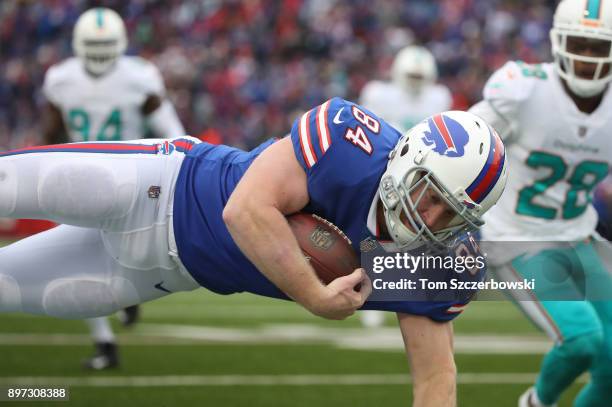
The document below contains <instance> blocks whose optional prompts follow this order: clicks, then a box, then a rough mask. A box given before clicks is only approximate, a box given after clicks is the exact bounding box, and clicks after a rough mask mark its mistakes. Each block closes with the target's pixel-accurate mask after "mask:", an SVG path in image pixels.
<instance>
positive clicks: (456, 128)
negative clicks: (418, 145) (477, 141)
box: [423, 114, 470, 157]
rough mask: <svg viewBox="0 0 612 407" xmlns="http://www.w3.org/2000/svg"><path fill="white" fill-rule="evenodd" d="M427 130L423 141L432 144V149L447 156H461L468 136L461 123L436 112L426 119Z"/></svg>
mask: <svg viewBox="0 0 612 407" xmlns="http://www.w3.org/2000/svg"><path fill="white" fill-rule="evenodd" d="M427 124H428V125H429V130H430V131H428V132H427V131H426V132H425V136H423V142H424V143H425V144H426V145H428V146H434V148H433V151H435V152H436V153H438V154H440V155H445V156H447V157H462V156H463V154H464V153H465V150H464V148H465V145H466V144H467V143H468V140H469V138H470V136H469V135H468V132H467V131H466V130H465V129H464V128H463V126H462V125H461V124H459V123H458V122H456V121H455V120H453V119H451V118H450V117H448V116H444V115H441V114H437V115H435V116H433V117H431V118H429V119H427Z"/></svg>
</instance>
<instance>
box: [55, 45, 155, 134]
mask: <svg viewBox="0 0 612 407" xmlns="http://www.w3.org/2000/svg"><path fill="white" fill-rule="evenodd" d="M43 92H44V95H45V97H46V98H47V100H49V102H51V103H52V104H53V105H55V106H56V107H57V108H58V109H60V110H61V112H62V116H63V119H64V123H65V124H66V130H67V131H68V133H69V139H70V141H71V142H78V141H104V140H131V139H138V138H142V137H144V135H145V131H146V127H145V118H144V116H143V114H142V111H141V108H142V106H143V104H144V102H145V101H146V99H147V97H148V96H149V95H152V94H154V95H158V96H160V97H163V95H164V93H165V88H164V83H163V80H162V78H161V75H160V73H159V71H158V70H157V68H156V67H155V65H153V64H152V63H150V62H148V61H146V60H144V59H142V58H139V57H132V56H121V57H120V58H118V60H117V63H116V64H115V66H114V67H113V68H112V70H111V71H110V72H108V73H107V74H106V75H103V76H101V77H98V78H96V77H94V76H91V75H90V74H88V73H87V72H86V71H85V68H84V66H83V64H82V62H81V61H80V60H79V59H78V58H76V57H72V58H69V59H67V60H65V61H63V62H61V63H59V64H57V65H54V66H52V67H51V68H49V70H48V71H47V73H46V75H45V81H44V85H43Z"/></svg>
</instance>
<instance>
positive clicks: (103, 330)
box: [85, 317, 115, 343]
mask: <svg viewBox="0 0 612 407" xmlns="http://www.w3.org/2000/svg"><path fill="white" fill-rule="evenodd" d="M85 322H87V325H89V331H90V333H91V337H92V338H93V340H94V341H95V342H96V343H99V342H112V343H114V342H115V334H113V330H112V328H111V326H110V322H108V318H106V317H100V318H89V319H86V320H85Z"/></svg>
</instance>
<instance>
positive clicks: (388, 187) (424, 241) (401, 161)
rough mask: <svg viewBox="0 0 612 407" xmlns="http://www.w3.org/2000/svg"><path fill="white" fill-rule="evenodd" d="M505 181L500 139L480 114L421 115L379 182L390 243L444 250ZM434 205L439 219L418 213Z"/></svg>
mask: <svg viewBox="0 0 612 407" xmlns="http://www.w3.org/2000/svg"><path fill="white" fill-rule="evenodd" d="M440 128H442V133H443V134H444V136H445V140H443V137H442V135H441V134H440V133H439V132H438V130H440ZM436 134H437V135H436ZM445 142H446V143H450V144H451V145H452V147H451V148H449V145H448V144H443V145H442V143H445ZM505 182H506V163H505V152H504V148H503V144H502V142H501V140H500V139H499V136H497V134H496V133H495V131H494V130H493V129H491V128H490V127H489V126H488V125H487V124H486V123H484V121H482V119H480V118H478V117H476V116H474V115H472V114H470V113H467V112H444V113H442V114H438V115H434V116H432V117H430V118H428V119H426V120H424V121H423V122H421V123H420V124H418V125H416V126H415V127H413V128H412V129H411V130H410V131H409V132H408V133H407V134H406V135H405V136H404V137H402V139H400V141H399V142H398V144H397V146H396V148H395V149H394V151H393V152H392V153H391V155H390V160H389V163H388V165H387V170H386V171H385V173H384V174H383V176H382V178H381V182H380V186H379V194H378V195H379V198H380V200H381V202H382V205H383V214H384V218H385V225H386V227H387V231H388V232H389V235H390V236H391V238H392V239H393V241H394V244H395V248H396V249H397V250H401V251H405V250H412V249H416V248H422V247H424V246H426V250H428V251H430V250H434V251H440V250H447V249H448V248H449V247H451V246H452V245H453V244H454V242H455V241H456V239H457V238H459V237H460V236H461V235H462V234H464V233H465V232H468V231H471V230H475V229H477V228H478V227H480V226H482V225H483V221H482V219H481V216H482V214H483V213H484V212H486V211H487V210H488V209H489V208H490V207H491V206H493V204H495V202H497V199H499V197H500V196H501V192H502V191H503V188H504V186H505ZM438 205H442V206H441V207H439V208H438V209H437V211H441V210H442V209H440V208H443V210H444V215H443V216H442V219H443V220H444V223H442V224H439V223H438V222H437V221H436V223H438V224H435V225H429V226H428V225H427V222H426V221H425V220H424V218H423V214H424V213H425V212H427V211H428V210H429V208H430V207H432V206H438ZM430 220H431V219H430ZM430 227H432V228H433V229H430Z"/></svg>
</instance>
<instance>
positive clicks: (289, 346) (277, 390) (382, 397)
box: [0, 289, 580, 407]
mask: <svg viewBox="0 0 612 407" xmlns="http://www.w3.org/2000/svg"><path fill="white" fill-rule="evenodd" d="M142 310H143V319H142V321H141V323H140V324H139V325H137V326H136V327H135V328H134V329H131V330H129V331H126V330H125V329H122V328H121V327H120V326H119V324H118V323H117V321H116V320H114V321H113V324H114V326H115V328H116V332H117V334H118V338H119V341H120V343H121V345H122V347H121V356H122V367H121V368H120V369H119V370H115V371H112V372H102V373H86V372H83V371H82V370H81V369H80V360H81V359H82V358H84V357H86V356H88V355H89V354H90V351H91V344H90V341H89V339H88V336H87V329H86V327H85V325H84V324H83V323H82V322H80V321H64V320H55V319H51V318H41V317H32V316H27V315H22V314H9V315H2V316H1V317H0V326H2V329H1V330H0V331H1V333H0V355H1V358H0V360H1V361H2V362H1V363H0V385H7V384H19V385H47V386H49V385H65V386H68V387H69V388H70V402H69V403H68V404H70V405H75V406H105V405H108V406H113V407H116V406H123V405H126V406H130V407H136V406H176V405H187V406H192V405H198V406H249V407H254V406H383V405H384V406H388V407H391V406H406V405H409V400H410V386H409V384H408V383H409V375H408V367H407V362H406V361H405V357H404V355H403V351H402V347H401V338H400V336H399V330H398V329H397V328H396V327H395V320H394V318H392V317H391V316H389V318H388V321H387V327H385V328H383V329H379V330H368V329H363V328H361V327H360V325H359V321H358V319H357V318H355V317H353V318H351V319H349V320H347V321H343V322H335V321H325V320H321V319H318V318H315V317H313V316H310V315H309V314H308V313H306V312H305V311H303V310H302V309H301V308H299V307H298V306H296V305H295V304H292V303H286V302H282V301H276V300H270V299H266V298H259V297H255V296H251V295H234V296H229V297H223V296H217V295H213V294H210V293H208V292H206V291H205V290H203V289H201V290H197V291H194V292H191V293H183V294H175V295H172V296H169V297H167V298H164V299H161V300H158V301H155V302H152V303H149V304H145V305H144V306H143V309H142ZM455 328H456V333H457V356H456V359H457V365H458V369H459V372H460V373H459V379H458V380H459V405H461V406H491V405H495V406H496V407H503V406H516V399H517V397H518V395H519V394H520V393H521V392H522V391H523V390H524V389H525V388H526V387H527V386H528V385H529V384H530V383H531V382H532V381H533V379H534V377H535V374H536V373H537V371H538V365H539V361H540V358H541V353H542V351H543V350H544V349H546V347H547V346H548V344H547V342H546V340H545V338H544V337H543V335H542V334H540V333H538V332H537V331H536V330H535V329H534V328H533V327H532V326H531V325H530V323H528V322H527V321H526V320H525V319H524V318H523V317H522V316H521V315H520V313H519V312H518V311H517V310H516V309H515V308H514V307H513V305H512V304H510V303H504V302H484V301H483V302H477V303H474V304H472V305H471V306H470V307H469V308H468V310H467V311H466V312H465V313H464V315H462V316H461V317H460V318H459V319H458V320H457V322H456V324H455ZM579 387H580V385H574V386H573V387H572V388H571V389H570V390H569V391H568V394H566V396H565V397H564V399H563V400H562V402H561V404H560V405H561V406H569V405H570V404H571V403H570V400H571V398H572V397H573V396H574V395H575V393H576V392H577V391H578V390H579ZM62 403H63V404H67V403H66V402H57V403H55V404H60V405H61V404H62ZM8 404H10V403H0V406H2V405H8ZM27 404H28V403H26V402H19V403H16V405H18V406H24V405H27ZM32 404H34V405H41V403H40V402H36V403H32Z"/></svg>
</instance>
